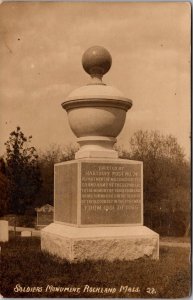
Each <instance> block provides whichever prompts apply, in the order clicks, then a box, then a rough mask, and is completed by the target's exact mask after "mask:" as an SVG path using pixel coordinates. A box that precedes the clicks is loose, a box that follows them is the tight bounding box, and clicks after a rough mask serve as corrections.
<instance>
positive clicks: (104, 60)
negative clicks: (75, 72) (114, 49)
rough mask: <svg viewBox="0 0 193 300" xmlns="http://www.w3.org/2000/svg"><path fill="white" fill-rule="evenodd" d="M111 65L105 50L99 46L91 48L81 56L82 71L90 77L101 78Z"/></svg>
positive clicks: (109, 57)
mask: <svg viewBox="0 0 193 300" xmlns="http://www.w3.org/2000/svg"><path fill="white" fill-rule="evenodd" d="M111 64H112V57H111V55H110V53H109V51H108V50H107V49H105V48H104V47H101V46H93V47H91V48H89V49H87V50H86V51H85V53H84V54H83V56H82V65H83V68H84V70H85V71H86V72H87V73H88V74H90V75H91V76H92V75H101V76H103V75H104V74H105V73H107V72H108V71H109V69H110V67H111Z"/></svg>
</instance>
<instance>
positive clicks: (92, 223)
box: [41, 159, 159, 261]
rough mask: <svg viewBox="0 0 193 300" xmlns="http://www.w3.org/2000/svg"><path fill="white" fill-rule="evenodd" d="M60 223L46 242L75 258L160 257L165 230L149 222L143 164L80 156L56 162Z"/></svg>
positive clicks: (56, 252)
mask: <svg viewBox="0 0 193 300" xmlns="http://www.w3.org/2000/svg"><path fill="white" fill-rule="evenodd" d="M54 202H55V203H54V223H52V224H50V225H49V226H47V227H46V228H44V229H42V230H41V248H42V250H44V251H46V252H49V253H50V254H53V255H57V256H58V257H60V258H65V259H68V260H70V261H76V260H78V261H83V260H85V259H106V260H109V261H112V260H116V259H121V260H122V259H125V260H134V259H138V258H140V257H149V258H152V259H158V258H159V235H158V234H157V233H155V232H153V231H152V230H150V229H148V228H147V227H145V226H143V164H142V162H140V161H129V160H122V159H108V160H104V159H79V160H74V161H69V162H64V163H60V164H56V165H55V190H54Z"/></svg>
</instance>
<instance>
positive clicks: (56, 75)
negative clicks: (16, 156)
mask: <svg viewBox="0 0 193 300" xmlns="http://www.w3.org/2000/svg"><path fill="white" fill-rule="evenodd" d="M190 18H191V7H190V4H188V3H185V2H184V3H183V2H175V3H174V2H170V3H169V2H162V3H161V2H160V3H159V2H154V3H150V2H149V3H144V2H143V3H139V2H138V3H137V2H136V3H131V2H130V3H129V2H128V3H127V2H125V3H104V2H101V3H86V2H82V3H78V2H77V3H76V2H71V3H69V2H66V3H65V2H60V3H56V2H55V3H54V2H53V3H52V2H41V3H40V2H31V3H30V2H26V3H25V2H7V3H6V2H4V3H2V4H1V5H0V132H1V138H0V155H2V154H3V153H4V152H5V146H4V143H5V142H6V141H7V140H8V137H9V134H10V132H11V131H13V130H14V129H16V126H20V127H21V129H22V131H23V132H24V134H25V135H27V136H29V135H32V136H33V138H32V144H33V146H35V147H36V148H37V149H38V150H39V149H40V150H42V151H44V150H46V149H48V148H49V147H50V145H53V144H59V145H62V146H64V145H68V144H70V143H75V142H76V137H75V136H74V135H73V133H72V131H71V129H70V127H69V124H68V119H67V113H66V111H65V110H64V109H62V107H61V103H62V102H64V100H65V98H66V97H67V95H68V94H69V93H70V92H71V91H73V90H74V89H75V88H78V87H80V86H83V85H86V84H87V83H88V82H89V75H88V74H87V73H85V72H84V70H83V68H82V65H81V59H82V55H83V53H84V52H85V50H87V48H89V47H91V46H93V45H101V46H103V47H105V48H107V49H108V51H109V52H110V53H111V56H112V67H111V69H110V71H109V72H108V73H107V74H106V75H105V76H104V78H103V81H104V82H105V83H106V84H109V85H112V86H114V87H116V88H118V89H119V90H121V91H122V92H123V93H124V95H125V96H126V97H128V98H129V99H132V101H133V107H132V109H131V110H129V111H128V112H127V117H126V122H125V125H124V128H123V130H122V132H121V133H120V135H119V136H118V139H117V140H118V143H119V145H122V147H123V148H127V147H128V145H129V140H130V138H131V136H132V135H133V133H134V132H135V131H137V130H139V129H143V130H159V131H160V133H162V134H164V135H167V134H172V135H174V136H175V137H176V138H177V140H178V143H179V144H180V145H181V146H182V147H183V148H184V151H185V154H186V156H187V157H190V117H191V116H190V102H191V98H190V89H191V87H190V45H191V44H190V28H191V19H190Z"/></svg>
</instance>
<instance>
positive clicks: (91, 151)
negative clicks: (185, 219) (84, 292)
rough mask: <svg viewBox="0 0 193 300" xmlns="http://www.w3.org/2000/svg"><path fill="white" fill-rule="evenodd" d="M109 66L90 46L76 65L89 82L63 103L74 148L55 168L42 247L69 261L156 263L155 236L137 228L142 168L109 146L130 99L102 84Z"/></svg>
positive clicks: (103, 54) (140, 216) (106, 57)
mask: <svg viewBox="0 0 193 300" xmlns="http://www.w3.org/2000/svg"><path fill="white" fill-rule="evenodd" d="M111 63H112V58H111V55H110V53H109V52H108V51H107V50H106V49H105V48H103V47H101V46H94V47H91V48H89V49H88V50H87V51H86V52H85V53H84V54H83V57H82V65H83V68H84V70H85V71H86V72H87V73H88V74H90V76H91V80H90V82H89V83H88V84H87V85H85V86H83V87H81V88H78V89H76V90H75V91H73V92H72V93H71V94H70V95H69V96H68V97H67V99H66V100H65V101H64V102H63V103H62V107H63V108H64V109H65V110H66V111H67V114H68V120H69V124H70V127H71V129H72V131H73V133H74V134H75V135H76V137H77V142H78V143H79V145H80V149H79V150H78V152H77V153H76V156H75V160H73V161H68V162H63V163H59V164H56V165H55V169H54V172H55V180H54V181H55V186H54V222H53V223H51V224H50V225H48V226H47V227H45V228H44V229H42V231H41V249H42V250H43V251H47V252H49V253H51V254H54V255H57V256H59V257H60V258H65V259H68V260H70V261H83V260H85V259H95V260H96V259H106V260H109V261H112V260H115V259H121V260H123V259H124V260H134V259H138V258H140V257H149V258H151V259H158V258H159V235H158V234H157V233H155V232H154V231H152V230H151V229H149V228H147V227H145V226H143V163H142V162H141V161H131V160H125V159H119V158H118V153H117V151H115V150H114V148H113V146H114V144H115V142H116V138H117V136H118V135H119V133H120V132H121V130H122V128H123V126H124V123H125V118H126V114H127V111H128V110H129V109H130V108H131V107H132V101H131V100H130V99H128V98H126V97H125V96H124V95H123V94H122V93H121V92H120V91H119V90H117V89H116V88H114V87H112V86H109V85H106V84H105V83H103V81H102V77H103V75H104V74H106V73H107V72H108V71H109V69H110V67H111Z"/></svg>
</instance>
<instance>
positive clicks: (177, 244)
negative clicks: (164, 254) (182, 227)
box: [160, 241, 191, 248]
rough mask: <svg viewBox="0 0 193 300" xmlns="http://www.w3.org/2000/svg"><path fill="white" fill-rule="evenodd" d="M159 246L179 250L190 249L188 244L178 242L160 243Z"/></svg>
mask: <svg viewBox="0 0 193 300" xmlns="http://www.w3.org/2000/svg"><path fill="white" fill-rule="evenodd" d="M160 246H167V247H180V248H190V247H191V244H190V243H180V242H162V241H161V242H160Z"/></svg>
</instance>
